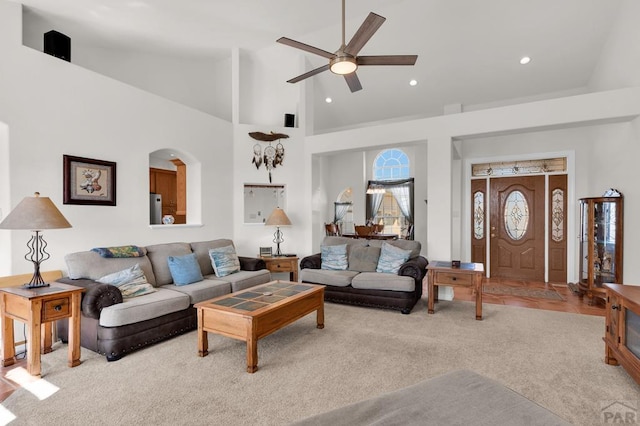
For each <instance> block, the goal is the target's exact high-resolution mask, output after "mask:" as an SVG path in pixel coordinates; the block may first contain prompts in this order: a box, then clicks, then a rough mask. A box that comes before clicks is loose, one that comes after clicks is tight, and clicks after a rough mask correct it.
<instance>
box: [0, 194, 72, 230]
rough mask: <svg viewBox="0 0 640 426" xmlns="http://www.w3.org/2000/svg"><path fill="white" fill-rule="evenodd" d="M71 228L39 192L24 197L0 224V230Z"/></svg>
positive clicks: (47, 198)
mask: <svg viewBox="0 0 640 426" xmlns="http://www.w3.org/2000/svg"><path fill="white" fill-rule="evenodd" d="M60 228H71V224H70V223H69V222H68V221H67V219H66V218H65V217H64V216H63V215H62V213H60V210H58V208H57V207H56V206H55V204H53V201H51V199H50V198H49V197H41V196H40V193H39V192H36V193H35V196H33V197H25V198H24V199H23V200H22V201H20V204H18V205H17V206H16V208H15V209H13V210H12V211H11V213H9V215H8V216H7V217H6V218H4V220H3V221H2V222H0V229H28V230H31V231H40V230H43V229H60Z"/></svg>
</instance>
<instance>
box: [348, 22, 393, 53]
mask: <svg viewBox="0 0 640 426" xmlns="http://www.w3.org/2000/svg"><path fill="white" fill-rule="evenodd" d="M386 19H387V18H383V17H382V16H380V15H376V14H375V13H373V12H370V13H369V16H367V19H365V20H364V22H363V23H362V25H360V28H358V31H356V33H355V34H354V35H353V37H352V38H351V41H350V42H349V44H347V46H346V47H345V49H344V51H345V53H348V54H349V55H353V56H356V55H357V54H358V52H359V51H360V49H362V48H363V47H364V45H365V44H366V43H367V42H368V41H369V39H370V38H371V37H372V36H373V35H374V34H375V32H376V31H378V28H380V25H382V24H383V23H384V21H386Z"/></svg>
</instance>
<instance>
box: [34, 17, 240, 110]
mask: <svg viewBox="0 0 640 426" xmlns="http://www.w3.org/2000/svg"><path fill="white" fill-rule="evenodd" d="M23 16H24V25H23V27H24V28H23V31H22V35H23V44H24V45H25V46H29V47H31V48H33V49H36V50H38V51H40V52H42V51H43V45H44V41H43V36H44V33H46V32H48V31H50V30H56V31H58V32H61V33H63V34H65V35H67V36H69V37H70V38H71V62H72V63H74V64H76V65H78V66H81V67H83V68H87V69H90V70H93V71H95V72H98V73H100V74H103V75H106V76H109V77H112V78H114V79H116V80H119V81H122V82H124V83H127V84H130V85H132V86H135V87H138V88H140V89H143V90H146V91H148V92H151V93H155V94H157V95H160V96H162V97H165V98H167V99H171V100H174V101H176V102H179V103H181V104H183V105H187V106H189V107H191V108H195V109H198V110H200V111H203V112H206V113H207V114H211V115H214V116H216V117H219V118H222V119H224V120H227V121H231V84H230V82H231V62H230V57H231V51H230V50H229V49H226V50H223V49H220V51H219V52H217V53H216V55H215V56H213V55H210V56H205V55H202V56H200V57H194V56H192V55H191V56H185V55H180V53H176V54H174V55H166V54H157V53H152V52H141V51H133V50H129V51H127V50H113V49H107V48H102V47H100V46H97V45H95V44H92V45H88V44H87V41H86V40H83V39H82V38H81V37H80V36H77V35H76V34H74V32H73V27H72V26H70V28H65V27H55V28H53V27H52V26H51V24H50V23H49V22H48V21H47V20H46V19H45V18H43V17H42V16H40V15H38V14H34V13H28V12H26V13H24V14H23Z"/></svg>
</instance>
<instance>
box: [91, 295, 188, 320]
mask: <svg viewBox="0 0 640 426" xmlns="http://www.w3.org/2000/svg"><path fill="white" fill-rule="evenodd" d="M188 307H189V296H188V295H186V294H184V293H180V292H177V291H172V290H167V289H164V288H160V289H158V291H156V292H154V293H151V294H145V295H144V296H140V297H134V298H131V299H124V300H123V302H122V303H117V304H115V305H111V306H107V307H106V308H104V309H102V312H100V325H101V326H103V327H118V326H121V325H126V324H134V323H138V322H141V321H146V320H150V319H153V318H157V317H160V316H162V315H166V314H170V313H172V312H178V311H181V310H183V309H187V308H188Z"/></svg>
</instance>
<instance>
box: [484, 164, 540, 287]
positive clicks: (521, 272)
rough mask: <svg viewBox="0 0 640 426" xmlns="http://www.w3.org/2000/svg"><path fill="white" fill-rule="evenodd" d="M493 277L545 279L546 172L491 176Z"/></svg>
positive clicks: (490, 233) (491, 261)
mask: <svg viewBox="0 0 640 426" xmlns="http://www.w3.org/2000/svg"><path fill="white" fill-rule="evenodd" d="M490 191H491V209H490V210H491V213H490V222H489V230H490V232H489V237H490V243H489V245H490V248H489V252H490V268H491V276H492V277H502V278H513V279H520V280H529V281H544V278H545V274H544V272H545V270H544V238H545V227H544V226H545V225H544V217H545V216H544V212H545V178H544V176H520V177H505V178H492V179H490Z"/></svg>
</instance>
